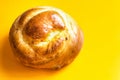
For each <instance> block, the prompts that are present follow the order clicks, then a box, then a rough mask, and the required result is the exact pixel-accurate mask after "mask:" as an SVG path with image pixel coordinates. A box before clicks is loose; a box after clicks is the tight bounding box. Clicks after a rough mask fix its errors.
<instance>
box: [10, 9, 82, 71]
mask: <svg viewBox="0 0 120 80" xmlns="http://www.w3.org/2000/svg"><path fill="white" fill-rule="evenodd" d="M9 40H10V44H11V47H12V49H13V52H14V54H15V56H16V57H17V59H18V60H19V61H20V62H21V63H23V64H24V65H26V66H29V67H34V68H47V69H56V68H61V67H63V66H65V65H67V64H69V63H71V62H72V61H73V60H74V59H75V57H76V56H77V55H78V53H79V51H80V49H81V47H82V43H83V35H82V32H81V29H80V28H79V27H78V25H77V24H76V23H75V21H74V20H73V19H72V18H71V17H70V16H69V15H67V14H66V13H64V12H63V11H61V10H59V9H56V8H53V7H37V8H33V9H30V10H28V11H26V12H25V13H23V14H22V15H21V16H19V17H18V18H17V19H16V20H15V22H14V23H13V25H12V27H11V29H10V33H9Z"/></svg>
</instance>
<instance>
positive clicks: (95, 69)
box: [0, 0, 120, 80]
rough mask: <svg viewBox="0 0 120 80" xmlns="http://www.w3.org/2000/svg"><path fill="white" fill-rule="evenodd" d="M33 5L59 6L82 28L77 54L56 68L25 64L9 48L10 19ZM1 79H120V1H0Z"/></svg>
mask: <svg viewBox="0 0 120 80" xmlns="http://www.w3.org/2000/svg"><path fill="white" fill-rule="evenodd" d="M36 6H54V7H57V8H60V9H62V10H63V11H65V12H67V13H68V14H70V15H71V16H72V17H73V18H74V19H75V20H76V21H77V22H78V24H79V25H80V27H81V28H82V30H83V33H84V45H83V47H82V50H81V52H80V54H79V55H78V56H77V58H76V59H75V61H74V62H73V63H72V64H70V65H69V66H67V67H65V68H63V69H61V70H59V71H43V70H35V69H31V68H27V67H24V66H23V65H21V64H20V63H18V62H17V61H16V60H15V59H14V56H13V54H12V51H11V49H10V46H9V41H8V33H9V29H10V27H11V25H12V23H13V21H14V20H15V19H16V17H17V16H18V15H20V14H21V13H23V12H24V11H26V10H27V9H29V8H32V7H36ZM0 80H120V0H0Z"/></svg>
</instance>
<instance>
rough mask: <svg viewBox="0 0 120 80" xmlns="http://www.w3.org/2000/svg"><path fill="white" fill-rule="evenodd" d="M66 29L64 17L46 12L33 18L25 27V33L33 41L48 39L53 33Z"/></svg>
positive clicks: (52, 12) (53, 12)
mask: <svg viewBox="0 0 120 80" xmlns="http://www.w3.org/2000/svg"><path fill="white" fill-rule="evenodd" d="M24 15H26V13H24ZM22 18H24V17H22ZM22 18H21V19H22ZM20 21H21V20H20ZM64 28H65V24H64V22H63V20H62V17H61V16H60V15H59V14H58V13H57V12H55V11H46V12H43V13H40V14H37V15H35V16H33V17H32V18H31V19H30V20H29V21H28V22H27V23H26V25H25V27H24V29H25V33H26V34H27V35H28V36H30V37H32V38H33V39H40V38H46V36H48V34H49V33H50V32H51V31H54V30H64Z"/></svg>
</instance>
